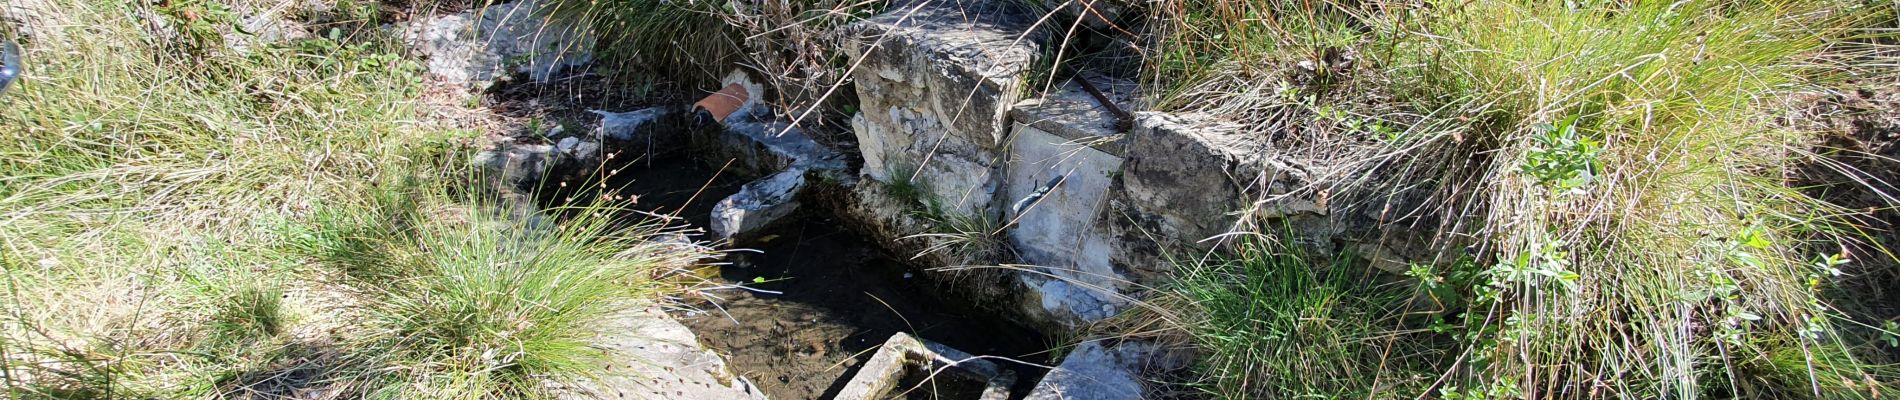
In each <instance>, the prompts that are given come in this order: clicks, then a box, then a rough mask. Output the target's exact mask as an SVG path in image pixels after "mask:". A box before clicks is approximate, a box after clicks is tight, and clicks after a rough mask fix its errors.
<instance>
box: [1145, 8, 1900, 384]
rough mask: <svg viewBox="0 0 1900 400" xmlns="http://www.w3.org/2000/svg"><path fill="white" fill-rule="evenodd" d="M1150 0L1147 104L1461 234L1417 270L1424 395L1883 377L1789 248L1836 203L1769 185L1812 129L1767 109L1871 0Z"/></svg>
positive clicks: (1344, 200) (1343, 192)
mask: <svg viewBox="0 0 1900 400" xmlns="http://www.w3.org/2000/svg"><path fill="white" fill-rule="evenodd" d="M1171 4H1174V7H1172V8H1166V7H1164V8H1162V10H1164V11H1167V12H1165V13H1161V15H1164V16H1167V17H1170V18H1174V19H1171V21H1176V22H1177V24H1176V25H1175V26H1174V28H1175V30H1174V31H1172V32H1168V33H1167V34H1170V35H1174V36H1170V37H1168V38H1169V39H1170V40H1164V41H1163V46H1162V48H1163V49H1164V50H1165V51H1164V52H1162V53H1161V54H1164V56H1165V57H1164V58H1163V59H1161V60H1159V62H1157V63H1155V64H1153V65H1152V67H1153V68H1154V71H1157V72H1151V76H1150V77H1149V78H1148V81H1149V83H1150V85H1151V86H1154V87H1157V88H1160V89H1163V90H1161V91H1160V93H1159V94H1158V96H1160V99H1159V101H1157V104H1160V105H1162V106H1163V107H1168V108H1172V109H1176V110H1181V111H1188V112H1201V113H1206V114H1209V115H1216V116H1220V117H1222V118H1224V119H1225V121H1226V122H1227V123H1229V124H1230V129H1243V130H1256V131H1259V132H1261V133H1262V134H1270V135H1271V134H1274V133H1275V132H1284V131H1286V130H1288V129H1301V130H1303V131H1302V132H1301V134H1298V135H1291V136H1293V137H1289V138H1284V139H1276V140H1279V142H1281V143H1283V144H1286V145H1287V146H1288V147H1291V148H1293V149H1295V150H1292V151H1291V153H1292V154H1293V155H1294V156H1298V157H1308V158H1310V159H1313V160H1316V161H1315V162H1316V163H1322V164H1325V165H1343V166H1345V167H1344V168H1341V169H1340V170H1341V171H1344V172H1342V173H1340V174H1339V175H1336V176H1334V177H1332V178H1331V179H1324V180H1322V181H1326V182H1328V184H1327V185H1328V186H1327V187H1315V188H1311V190H1314V191H1322V190H1324V191H1327V192H1329V193H1331V194H1333V195H1334V196H1335V199H1338V200H1336V202H1335V204H1343V205H1347V206H1359V207H1370V208H1373V209H1380V208H1385V207H1390V208H1389V209H1388V210H1389V211H1388V212H1387V213H1386V214H1384V215H1393V216H1398V215H1406V216H1410V217H1411V218H1412V219H1413V220H1419V221H1427V223H1426V224H1424V227H1426V228H1430V230H1431V231H1433V232H1435V233H1437V234H1438V235H1439V236H1438V238H1439V240H1438V242H1437V243H1438V246H1439V247H1440V248H1441V249H1448V250H1452V251H1447V252H1446V254H1459V253H1464V252H1461V251H1456V250H1457V249H1462V248H1466V246H1471V247H1470V248H1471V249H1473V250H1474V251H1472V252H1470V253H1468V254H1470V255H1471V257H1469V258H1462V259H1444V260H1437V262H1436V263H1435V265H1420V266H1418V267H1415V268H1414V275H1415V276H1416V277H1417V278H1420V279H1421V280H1423V281H1424V282H1425V283H1424V286H1426V287H1428V288H1430V289H1432V290H1428V291H1427V292H1428V293H1430V294H1432V295H1433V298H1434V299H1435V300H1437V303H1438V307H1443V308H1442V310H1441V311H1442V312H1445V313H1447V315H1448V316H1449V318H1447V319H1446V320H1445V321H1443V322H1441V323H1440V324H1438V325H1437V328H1438V329H1440V330H1445V331H1446V332H1447V333H1450V334H1451V335H1450V336H1448V338H1453V339H1456V342H1455V344H1448V346H1450V347H1449V348H1451V349H1455V351H1452V352H1450V353H1447V354H1448V355H1449V356H1451V357H1453V360H1454V361H1455V362H1454V364H1453V366H1452V367H1450V368H1448V369H1446V370H1444V371H1440V373H1439V374H1438V375H1439V378H1438V379H1436V380H1435V381H1434V382H1433V384H1432V385H1430V386H1429V390H1428V392H1430V393H1433V394H1436V395H1440V396H1445V397H1448V398H1494V397H1502V398H1518V397H1528V398H1550V397H1564V398H1598V397H1616V398H1656V397H1674V398H1691V397H1698V396H1703V395H1712V396H1738V397H1790V396H1798V397H1830V398H1831V397H1848V398H1854V397H1867V396H1873V395H1874V394H1875V393H1879V392H1880V391H1881V388H1882V387H1883V386H1885V385H1886V384H1887V383H1885V382H1890V381H1891V379H1893V375H1891V374H1890V373H1889V372H1887V371H1886V369H1885V368H1882V367H1877V366H1870V365H1867V364H1866V363H1864V362H1862V361H1858V360H1856V357H1855V355H1854V354H1855V352H1856V351H1858V350H1856V349H1857V348H1858V347H1859V346H1862V344H1856V343H1847V342H1843V341H1841V340H1839V338H1838V337H1837V336H1836V335H1835V334H1834V333H1833V332H1834V331H1835V330H1834V327H1833V324H1834V323H1835V318H1836V317H1837V313H1835V312H1834V311H1833V310H1831V309H1830V308H1829V307H1828V306H1827V304H1826V303H1825V302H1824V301H1822V299H1821V297H1820V296H1819V295H1820V293H1821V291H1822V290H1825V287H1826V286H1827V282H1829V281H1832V280H1833V279H1835V276H1834V271H1836V269H1835V266H1836V264H1835V263H1837V262H1839V260H1841V258H1840V257H1842V256H1841V255H1830V254H1813V253H1807V252H1805V251H1808V250H1810V249H1814V248H1816V246H1811V245H1809V242H1810V241H1811V240H1814V239H1813V238H1816V237H1821V238H1823V240H1835V239H1838V237H1836V236H1832V235H1840V234H1842V233H1841V232H1839V229H1838V227H1839V226H1840V225H1839V224H1840V223H1841V222H1843V219H1842V216H1843V215H1845V214H1846V211H1844V210H1840V209H1838V208H1835V207H1832V206H1830V205H1828V204H1825V203H1822V202H1820V201H1817V200H1814V199H1812V198H1809V197H1806V196H1804V195H1802V194H1801V193H1799V192H1797V191H1796V190H1794V189H1792V188H1789V187H1787V186H1785V185H1784V184H1783V182H1782V181H1781V179H1782V177H1783V176H1786V172H1787V171H1786V170H1787V169H1788V168H1792V167H1793V166H1795V165H1797V164H1799V163H1801V162H1804V161H1806V160H1810V158H1808V157H1810V155H1809V153H1808V151H1807V149H1806V147H1805V146H1807V145H1808V144H1809V143H1811V141H1810V139H1811V138H1812V137H1813V135H1814V133H1812V132H1801V131H1791V130H1787V129H1783V128H1780V127H1779V126H1778V125H1777V124H1775V123H1774V122H1773V121H1774V118H1775V117H1777V115H1778V113H1780V112H1782V110H1785V108H1784V107H1785V106H1786V105H1785V104H1784V103H1782V102H1781V101H1779V100H1780V99H1783V98H1785V97H1786V96H1789V95H1792V94H1797V93H1801V92H1804V91H1815V90H1821V88H1823V87H1824V85H1826V84H1829V83H1830V82H1832V79H1835V78H1836V77H1838V76H1839V74H1840V73H1841V72H1843V71H1845V70H1847V69H1846V68H1836V67H1831V66H1829V65H1827V64H1819V63H1815V62H1814V60H1820V59H1830V58H1837V57H1846V58H1852V56H1851V55H1848V56H1842V55H1840V54H1838V53H1839V52H1841V51H1853V50H1852V47H1851V46H1842V45H1840V43H1841V42H1840V40H1841V39H1843V38H1847V37H1850V36H1856V35H1858V34H1860V33H1862V32H1865V31H1861V30H1858V29H1859V28H1861V27H1864V26H1868V24H1869V23H1874V22H1878V21H1881V19H1880V18H1890V17H1883V15H1891V14H1887V13H1889V12H1891V10H1887V9H1882V8H1877V7H1867V6H1863V5H1860V4H1858V3H1853V2H1748V1H1721V0H1710V1H1684V2H1642V3H1634V4H1631V3H1624V2H1568V3H1565V2H1523V1H1473V2H1461V3H1457V4H1438V5H1435V7H1402V6H1404V5H1405V4H1403V3H1402V2H1396V3H1394V2H1366V3H1351V4H1346V3H1343V2H1279V1H1222V2H1211V3H1201V2H1184V3H1171ZM1209 29H1213V30H1211V31H1210V30H1209ZM1302 64H1304V65H1302ZM1432 221H1436V224H1433V223H1431V222H1432ZM1234 284H1241V283H1238V282H1236V283H1234ZM1416 328H1421V326H1419V325H1417V324H1410V325H1407V324H1397V325H1395V326H1393V327H1391V329H1393V330H1408V329H1416ZM1190 331H1193V332H1196V333H1199V332H1198V331H1194V330H1193V329H1190ZM1795 355H1798V357H1797V356H1795ZM1257 356H1259V357H1262V359H1261V360H1259V363H1258V364H1257V365H1283V364H1279V363H1278V361H1277V360H1275V359H1267V358H1268V357H1273V358H1282V357H1285V356H1284V355H1279V354H1267V353H1259V354H1257ZM1409 356H1410V355H1406V354H1395V355H1392V357H1395V358H1399V359H1403V358H1406V357H1409ZM1794 361H1798V362H1794ZM1212 367H1213V369H1211V370H1210V371H1209V373H1210V374H1213V375H1215V376H1231V375H1234V374H1236V373H1237V372H1236V371H1233V370H1230V369H1229V368H1234V367H1232V364H1224V365H1218V366H1212ZM1239 368H1242V369H1246V368H1248V367H1239ZM1367 373H1374V374H1392V375H1399V376H1400V377H1402V376H1403V375H1408V374H1410V373H1412V372H1410V371H1403V370H1389V371H1387V370H1375V371H1368V372H1367ZM1823 381H1826V382H1823ZM1285 390H1289V389H1288V388H1285V387H1277V388H1271V387H1270V388H1257V387H1256V388H1251V389H1249V390H1248V391H1247V393H1232V392H1226V393H1223V394H1224V395H1230V396H1240V397H1245V396H1247V395H1249V394H1251V395H1270V394H1289V393H1291V392H1289V391H1285Z"/></svg>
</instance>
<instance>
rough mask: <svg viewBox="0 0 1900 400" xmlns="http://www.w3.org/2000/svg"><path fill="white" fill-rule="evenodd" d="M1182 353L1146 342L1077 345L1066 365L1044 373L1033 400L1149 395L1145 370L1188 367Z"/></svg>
mask: <svg viewBox="0 0 1900 400" xmlns="http://www.w3.org/2000/svg"><path fill="white" fill-rule="evenodd" d="M1186 361H1187V360H1186V359H1185V358H1183V357H1182V355H1181V354H1179V353H1178V352H1168V351H1163V349H1158V348H1156V347H1155V346H1154V345H1152V344H1149V343H1145V342H1133V341H1131V342H1122V343H1120V344H1116V345H1114V346H1112V347H1105V346H1103V345H1102V344H1101V342H1094V341H1092V342H1084V343H1082V344H1079V345H1076V347H1075V349H1074V350H1071V351H1070V352H1069V355H1068V356H1067V357H1063V358H1062V364H1060V365H1057V366H1056V368H1055V369H1052V370H1049V373H1048V374H1047V375H1043V378H1042V381H1041V382H1038V383H1036V388H1035V389H1034V390H1032V391H1030V392H1029V396H1028V397H1027V399H1029V400H1078V399H1090V400H1139V399H1143V398H1146V396H1145V391H1144V387H1143V386H1142V382H1144V381H1143V380H1142V376H1143V375H1142V372H1143V371H1150V370H1174V369H1180V368H1183V367H1185V366H1186Z"/></svg>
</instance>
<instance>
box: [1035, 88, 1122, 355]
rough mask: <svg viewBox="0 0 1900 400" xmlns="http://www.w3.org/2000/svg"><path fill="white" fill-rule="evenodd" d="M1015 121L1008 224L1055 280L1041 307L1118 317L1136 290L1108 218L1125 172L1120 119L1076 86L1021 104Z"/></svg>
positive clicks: (1070, 314)
mask: <svg viewBox="0 0 1900 400" xmlns="http://www.w3.org/2000/svg"><path fill="white" fill-rule="evenodd" d="M1098 86H1105V87H1106V86H1109V85H1107V84H1098ZM1010 116H1011V118H1012V119H1013V120H1014V121H1015V130H1014V133H1013V134H1012V136H1011V139H1010V144H1009V147H1008V150H1009V151H1008V154H1009V159H1008V163H1007V167H1006V168H1005V174H1006V175H1007V176H1006V181H1005V187H1006V188H1007V193H1008V197H1007V199H1008V200H1009V203H1008V204H1009V209H1008V210H1007V212H1006V214H1005V219H1006V221H1007V222H1008V223H1009V225H1008V226H1009V227H1010V229H1009V239H1010V244H1011V245H1012V246H1013V247H1014V248H1015V249H1016V253H1017V254H1019V255H1020V256H1021V257H1022V262H1024V263H1027V264H1032V265H1036V266H1039V267H1040V268H1041V269H1042V270H1043V271H1042V272H1045V273H1047V274H1048V276H1047V277H1048V278H1050V279H1048V280H1047V281H1042V282H1038V283H1037V284H1035V287H1036V288H1037V289H1038V291H1039V292H1040V293H1039V295H1040V296H1041V302H1040V303H1041V305H1042V306H1043V307H1044V308H1045V309H1047V310H1046V311H1048V312H1049V313H1051V314H1053V315H1058V316H1063V317H1064V319H1069V320H1074V321H1077V322H1091V321H1096V320H1101V319H1104V318H1108V317H1110V316H1113V315H1114V314H1115V313H1116V312H1119V311H1120V309H1121V308H1122V306H1124V305H1125V304H1124V303H1125V302H1124V301H1121V299H1124V298H1126V296H1122V295H1120V294H1121V293H1122V292H1124V291H1125V290H1124V289H1125V288H1127V287H1129V286H1130V285H1129V283H1130V282H1129V281H1128V279H1127V278H1126V277H1124V275H1123V274H1122V273H1121V272H1120V271H1117V269H1116V268H1115V266H1114V264H1113V262H1112V261H1111V259H1110V255H1111V249H1110V247H1111V245H1112V243H1111V241H1110V236H1109V232H1108V228H1107V227H1106V226H1104V224H1103V221H1104V219H1103V218H1102V217H1103V216H1104V215H1106V212H1105V211H1106V208H1107V205H1108V197H1109V193H1110V190H1111V189H1112V188H1114V187H1115V176H1116V175H1117V174H1119V173H1120V172H1121V167H1122V158H1121V157H1120V156H1119V155H1118V154H1119V153H1120V151H1121V150H1120V148H1121V147H1122V146H1121V138H1122V135H1121V134H1120V133H1118V132H1116V131H1115V130H1114V129H1113V128H1114V126H1115V122H1114V121H1115V118H1114V116H1113V115H1112V113H1110V112H1109V111H1107V109H1106V108H1104V107H1103V106H1102V105H1100V104H1098V100H1096V99H1095V98H1093V97H1091V96H1090V95H1089V94H1087V93H1086V92H1083V91H1082V90H1081V89H1080V88H1079V87H1076V86H1075V85H1074V84H1072V83H1071V84H1065V85H1064V86H1060V87H1058V90H1056V91H1054V92H1052V93H1050V94H1049V95H1048V96H1044V97H1042V98H1037V99H1030V100H1024V101H1023V102H1020V103H1018V104H1017V105H1016V107H1014V108H1013V110H1012V111H1011V114H1010Z"/></svg>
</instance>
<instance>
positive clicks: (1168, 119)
mask: <svg viewBox="0 0 1900 400" xmlns="http://www.w3.org/2000/svg"><path fill="white" fill-rule="evenodd" d="M1136 118H1137V122H1136V124H1135V129H1134V130H1133V131H1131V132H1130V133H1129V139H1128V149H1127V153H1126V155H1127V160H1126V163H1125V164H1124V165H1123V169H1122V176H1121V182H1120V183H1121V187H1120V189H1119V190H1118V191H1117V192H1116V193H1114V194H1113V195H1112V196H1111V199H1110V202H1111V203H1112V204H1111V209H1112V210H1111V214H1114V215H1112V216H1111V221H1112V222H1113V223H1112V226H1113V229H1111V230H1112V231H1113V233H1112V234H1111V235H1112V236H1114V237H1115V238H1116V239H1115V241H1114V243H1113V245H1111V248H1112V249H1113V250H1114V253H1115V254H1113V255H1112V257H1113V258H1114V260H1115V262H1116V263H1117V264H1120V265H1129V266H1133V267H1135V268H1136V269H1137V271H1135V272H1142V273H1147V272H1156V271H1159V270H1164V269H1165V268H1166V263H1165V260H1164V257H1161V255H1160V252H1161V251H1164V250H1167V251H1192V250H1193V249H1205V248H1208V247H1210V246H1209V244H1211V243H1217V242H1218V240H1210V239H1218V238H1219V237H1221V236H1222V235H1225V234H1228V233H1230V232H1235V231H1246V230H1252V229H1255V228H1259V227H1258V226H1256V225H1254V224H1256V223H1258V222H1260V221H1263V220H1269V219H1279V218H1286V217H1293V216H1324V215H1326V214H1327V210H1326V208H1325V207H1322V206H1321V205H1320V204H1319V202H1318V200H1317V198H1316V197H1315V196H1316V194H1315V193H1314V192H1316V191H1314V190H1307V189H1312V188H1311V187H1309V185H1311V184H1312V182H1311V180H1312V179H1313V177H1314V175H1315V174H1314V173H1313V172H1312V171H1311V168H1310V167H1307V166H1304V165H1301V164H1300V163H1298V162H1297V161H1295V160H1291V159H1288V158H1285V157H1283V156H1282V155H1281V153H1279V152H1278V151H1276V149H1274V148H1272V146H1271V145H1269V144H1268V142H1267V140H1266V137H1265V136H1264V135H1261V134H1259V133H1257V132H1242V131H1237V130H1233V129H1222V128H1220V127H1218V126H1207V125H1197V124H1196V123H1194V122H1192V120H1190V119H1188V118H1184V117H1181V116H1176V115H1170V114H1163V113H1150V112H1138V113H1136Z"/></svg>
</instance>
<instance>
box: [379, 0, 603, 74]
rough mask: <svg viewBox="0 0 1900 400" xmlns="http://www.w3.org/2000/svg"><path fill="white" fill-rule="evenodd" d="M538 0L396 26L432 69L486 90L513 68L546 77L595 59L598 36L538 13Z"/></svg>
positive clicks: (495, 6) (431, 71) (430, 69)
mask: <svg viewBox="0 0 1900 400" xmlns="http://www.w3.org/2000/svg"><path fill="white" fill-rule="evenodd" d="M538 11H540V5H538V4H537V2H536V1H535V0H521V1H515V2H509V3H501V4H495V5H491V6H487V7H482V8H479V9H475V10H471V11H468V12H464V13H459V14H454V15H442V16H432V17H427V18H420V19H417V20H414V21H411V22H409V23H408V24H406V25H403V26H398V27H395V28H394V29H397V30H398V31H399V32H398V33H399V35H400V37H401V38H402V41H403V43H405V44H407V45H408V46H410V48H412V49H414V51H415V52H416V53H418V54H420V55H422V56H423V57H426V58H428V63H427V66H428V70H429V74H430V75H432V76H435V77H437V78H440V79H443V80H445V81H448V82H453V83H460V84H465V85H468V86H470V87H471V88H475V89H482V88H485V87H487V85H488V84H489V83H491V82H493V81H494V80H496V79H498V78H501V77H502V76H504V75H507V74H509V73H511V72H515V71H519V72H522V73H526V74H528V77H529V78H530V79H534V80H536V81H545V80H547V79H548V77H549V76H550V75H552V74H553V73H554V72H555V71H558V70H560V69H561V68H566V67H573V66H579V65H585V64H586V63H588V62H589V61H592V59H593V54H592V48H593V46H594V37H593V35H592V34H591V33H588V32H586V31H585V30H583V29H581V28H579V27H575V26H571V25H568V24H564V23H561V22H558V21H555V20H551V19H549V18H547V17H545V16H542V15H540V14H539V13H538Z"/></svg>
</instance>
